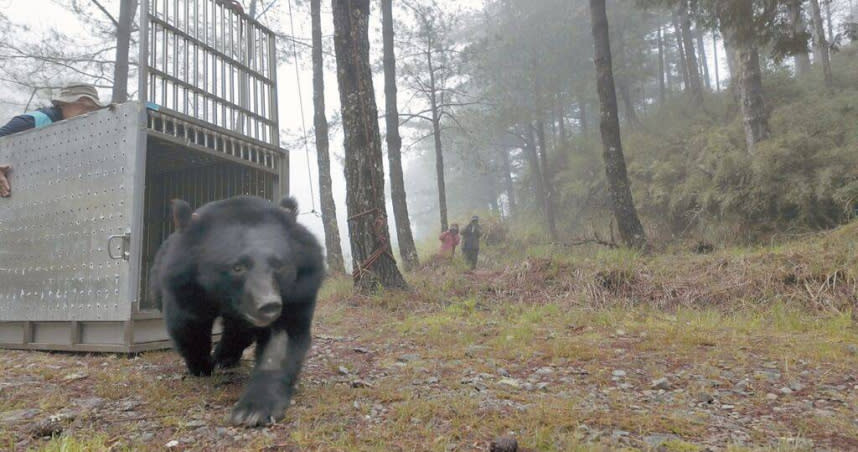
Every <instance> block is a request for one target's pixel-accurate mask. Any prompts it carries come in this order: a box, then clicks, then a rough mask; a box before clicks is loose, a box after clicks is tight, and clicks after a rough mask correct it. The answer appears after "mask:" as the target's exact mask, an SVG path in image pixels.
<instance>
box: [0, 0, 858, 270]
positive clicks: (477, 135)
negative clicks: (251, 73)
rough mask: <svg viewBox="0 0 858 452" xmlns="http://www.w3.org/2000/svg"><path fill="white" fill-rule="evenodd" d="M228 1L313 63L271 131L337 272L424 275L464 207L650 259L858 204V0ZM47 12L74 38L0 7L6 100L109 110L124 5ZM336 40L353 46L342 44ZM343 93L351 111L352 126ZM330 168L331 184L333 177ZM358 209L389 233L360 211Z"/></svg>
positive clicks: (814, 225)
mask: <svg viewBox="0 0 858 452" xmlns="http://www.w3.org/2000/svg"><path fill="white" fill-rule="evenodd" d="M241 3H242V6H243V8H244V10H245V11H246V12H248V13H249V14H251V15H252V16H253V17H257V18H259V20H260V21H261V22H263V23H264V24H265V25H267V26H269V27H271V28H272V29H274V30H276V31H277V32H278V33H279V34H280V37H281V39H280V42H279V52H280V57H281V59H282V60H283V62H284V64H288V65H290V66H289V67H288V69H289V71H291V70H292V68H293V67H294V65H297V68H295V71H296V73H299V72H300V71H304V72H305V73H309V72H310V71H312V75H313V83H312V88H313V89H312V93H310V92H308V91H309V86H305V87H304V92H303V95H302V97H300V98H298V99H296V98H292V99H290V101H292V102H293V103H294V101H295V100H299V101H300V105H288V106H284V105H282V104H281V106H280V110H281V112H283V111H285V110H297V109H298V108H300V109H301V110H302V112H301V113H303V110H306V111H307V116H309V115H310V114H311V113H310V111H311V110H312V111H313V112H314V113H315V115H314V117H313V121H312V124H310V123H309V121H308V122H305V123H304V124H301V123H299V122H297V121H289V120H287V121H282V122H281V124H283V125H284V126H285V127H286V128H287V129H288V130H287V131H286V132H287V133H285V134H284V135H285V136H287V137H288V138H287V140H288V141H287V142H284V147H286V148H288V149H289V150H290V152H292V153H293V155H295V154H296V153H301V152H304V151H308V156H309V155H310V154H309V151H314V152H313V153H314V154H315V155H314V156H313V157H312V158H313V160H314V162H313V163H314V165H313V167H312V168H310V167H308V168H303V167H301V166H299V165H296V163H295V161H294V159H293V168H292V173H293V175H294V174H295V173H296V172H299V173H300V172H307V169H309V178H308V179H304V180H309V181H311V182H312V185H311V186H301V185H298V184H294V183H293V185H292V187H291V188H292V191H293V192H295V191H300V192H307V191H309V192H310V193H311V194H312V196H315V195H316V194H318V195H319V200H318V201H316V200H315V199H313V200H312V201H311V203H310V205H309V206H308V205H306V204H305V205H304V206H303V207H304V208H305V209H307V210H309V209H313V210H316V211H318V212H319V216H320V217H321V218H322V222H323V224H324V238H325V243H326V249H327V250H328V263H329V265H330V267H331V269H332V270H333V271H334V272H343V271H345V269H346V268H347V267H348V268H350V269H351V268H355V267H360V268H363V269H365V270H372V272H375V273H378V274H379V275H381V276H380V277H379V278H373V282H372V284H375V283H378V282H382V283H384V282H385V280H386V279H387V277H385V276H384V275H385V274H388V273H389V274H393V273H397V274H398V271H397V270H396V266H397V262H394V261H393V259H390V258H393V257H395V259H396V261H398V265H399V267H403V268H405V269H413V268H416V267H417V266H418V265H419V262H420V261H426V260H428V259H429V258H430V257H431V256H430V254H432V253H434V248H435V245H436V238H437V234H438V233H439V232H441V231H443V230H444V229H446V228H447V227H448V226H449V224H450V223H455V222H458V223H460V224H461V223H463V222H466V220H467V219H469V218H470V216H471V215H474V214H476V215H480V216H481V218H482V222H483V223H484V233H485V234H484V240H485V241H487V243H488V244H492V243H499V242H509V243H513V244H521V245H522V246H525V245H534V244H544V243H555V244H567V245H572V244H578V243H584V242H588V243H589V242H593V243H600V244H603V245H607V246H618V245H628V246H632V247H646V248H648V249H656V250H658V249H665V248H669V247H671V246H695V247H697V248H698V249H700V250H707V249H711V247H712V246H716V247H718V246H727V245H746V244H755V243H768V242H770V241H771V240H773V239H777V238H778V237H787V236H791V235H796V234H801V233H805V232H809V231H815V230H821V229H827V228H833V227H835V226H838V225H840V224H843V223H845V222H847V221H849V220H850V219H851V218H852V217H853V216H854V212H855V210H856V203H858V165H856V164H858V152H856V151H858V149H856V147H858V126H856V124H858V110H856V109H858V59H856V53H858V47H856V46H855V45H853V44H852V40H853V39H854V38H855V32H856V31H858V24H856V22H858V18H855V16H854V15H853V13H854V8H855V5H853V4H852V1H848V0H754V1H745V0H637V1H631V0H630V1H611V0H608V1H597V0H591V1H585V0H541V1H538V2H534V1H531V0H486V1H484V2H482V4H479V3H478V2H472V3H473V4H471V3H469V2H445V1H440V0H438V1H435V0H425V1H424V0H420V1H417V0H408V1H396V2H392V1H391V0H382V1H380V2H368V1H359V0H355V1H350V2H345V1H342V2H341V1H334V2H332V3H331V4H328V2H325V4H321V2H319V1H316V0H312V1H306V0H304V1H297V2H295V1H293V2H287V1H284V0H269V1H265V0H244V1H243V2H241ZM55 5H56V7H58V8H64V10H65V11H64V14H67V15H68V16H69V17H73V18H74V21H75V22H74V23H83V24H85V26H86V32H84V31H83V30H81V29H79V28H76V27H68V28H67V29H63V28H62V27H56V28H52V29H50V30H49V31H48V32H46V33H42V32H40V33H35V32H32V30H31V26H30V25H27V24H26V23H23V22H21V21H19V20H17V19H16V18H15V17H13V16H11V15H10V16H7V15H6V14H5V13H3V12H0V83H2V85H3V87H4V90H3V92H4V94H3V96H2V99H0V104H2V105H0V106H2V109H3V111H4V112H6V113H7V114H8V115H11V114H14V113H17V112H19V111H22V110H23V108H24V107H26V106H28V105H29V106H30V107H33V106H36V104H37V103H38V102H39V101H40V100H41V101H42V102H44V101H45V100H46V99H48V98H49V97H50V93H51V89H52V88H56V87H57V86H60V85H62V84H63V83H64V82H66V81H69V80H86V81H91V82H93V83H95V84H97V85H98V86H99V87H100V88H102V89H104V90H107V89H111V90H112V97H113V100H114V101H123V100H124V99H125V98H126V97H125V96H126V95H130V98H132V99H133V98H135V97H136V95H137V93H136V92H134V89H135V87H136V83H134V77H135V76H136V50H135V45H136V42H137V40H136V35H135V33H136V31H137V28H136V20H137V17H136V16H135V15H134V10H135V8H136V6H137V2H136V1H135V0H123V1H106V0H105V1H96V0H72V1H57V2H55ZM338 9H339V10H338ZM600 9H606V11H607V24H604V23H602V22H601V21H599V20H598V11H599V10H600ZM338 13H341V14H343V16H342V17H341V19H342V20H341V21H340V22H338V19H337V17H338V16H337V14H338ZM349 17H351V18H352V19H349ZM356 18H361V19H359V20H358V19H356ZM296 22H298V23H299V27H298V30H299V31H301V32H303V31H304V30H308V31H310V33H309V34H306V35H305V34H303V33H300V34H299V33H297V32H296V31H295V30H296V28H295V23H296ZM129 23H130V25H128V24H129ZM123 24H125V25H123ZM301 24H303V25H301ZM306 24H309V27H307V26H306ZM605 25H607V27H608V28H607V29H604V26H605ZM347 30H356V31H357V33H358V34H357V35H356V36H358V37H360V35H361V33H362V32H363V33H366V35H365V36H364V39H366V40H367V41H365V43H361V42H357V45H356V44H355V42H351V41H348V38H349V37H348V36H344V33H345V31H347ZM605 32H607V33H606V34H605ZM594 36H595V38H594ZM338 37H339V38H342V39H343V41H342V42H338V39H339V38H338ZM123 38H124V39H123ZM605 38H606V39H605ZM608 40H609V44H608V42H607V41H608ZM358 41H360V39H358ZM127 43H130V44H127ZM367 45H368V47H366V46H367ZM594 45H595V47H594ZM608 45H609V47H608ZM126 46H128V47H130V51H127V50H126V51H124V52H123V49H124V48H125V47H126ZM338 46H342V47H338ZM600 46H601V52H602V53H601V54H599V53H598V52H599V51H600ZM594 48H595V49H596V52H597V54H596V58H595V65H594ZM606 49H610V55H609V57H608V58H605V57H606V53H605V50H606ZM354 50H358V51H357V52H356V53H349V52H353V51H354ZM362 52H366V54H362ZM125 60H128V61H127V62H125ZM117 61H118V63H117ZM355 68H357V70H354V71H352V72H350V71H351V70H352V69H355ZM364 69H367V72H369V78H361V77H363V70H364ZM597 69H598V70H597ZM289 71H285V70H284V71H283V72H284V73H285V74H287V75H288V74H290V72H289ZM597 74H598V77H597ZM608 75H610V78H608ZM349 77H353V79H352V80H349ZM300 78H301V76H300V75H298V79H299V80H300ZM129 79H130V80H131V81H130V82H129V83H127V84H125V85H123V84H122V83H121V82H122V81H127V80H129ZM371 79H374V83H373V84H372V85H367V83H366V82H367V80H371ZM350 81H351V82H357V84H356V85H354V86H353V87H352V88H354V90H355V91H353V92H352V94H355V95H356V96H357V97H355V96H351V97H350V95H349V92H348V89H349V88H348V86H349V83H350ZM117 82H119V83H117ZM294 82H295V79H294V78H288V77H283V75H281V77H280V85H281V86H284V85H293V84H294ZM599 82H602V85H599ZM117 86H118V88H117ZM326 87H327V88H326ZM367 88H369V90H367ZM372 88H374V91H373V90H372ZM282 89H284V90H285V88H282ZM338 91H339V94H340V97H339V98H338V97H337V96H335V95H332V92H333V93H336V92H338ZM104 92H106V91H104ZM611 93H615V94H614V95H615V96H616V98H615V100H614V101H613V102H612V101H611V98H610V97H611V95H612V94H611ZM299 94H300V93H299ZM311 99H312V100H311ZM349 99H352V100H355V99H357V100H356V102H358V103H359V104H360V105H358V107H360V108H358V111H360V112H363V113H362V114H363V117H354V118H350V117H349V113H348V111H349V109H350V107H354V105H352V106H349V105H348V102H349ZM326 105H327V106H326ZM338 107H339V108H338ZM376 109H377V112H378V113H377V115H369V114H367V112H372V111H376ZM332 111H333V112H334V113H331V112H332ZM352 111H356V110H354V109H353V108H352ZM341 112H342V113H341ZM287 114H288V113H287ZM367 116H373V117H372V118H369V117H367ZM614 116H616V117H617V118H618V124H617V127H614V126H612V121H611V118H612V117H614ZM290 119H294V117H290ZM375 119H377V120H375ZM600 124H601V129H600ZM344 129H345V130H346V132H347V133H345V134H344V133H343V132H344ZM351 130H361V131H362V132H361V133H357V134H356V133H348V132H349V131H351ZM379 130H380V131H381V134H380V135H373V134H374V133H379V132H378V131H379ZM364 132H365V133H364ZM305 133H306V135H305ZM344 137H348V138H347V140H346V142H345V147H344V149H341V147H340V143H342V142H343V138H344ZM620 137H621V139H622V144H621V147H620V146H617V144H619V141H618V140H619V139H620ZM355 140H357V141H355ZM606 143H607V144H606ZM305 146H306V148H305ZM606 162H607V163H606ZM381 163H383V165H384V170H383V171H384V172H383V174H382V173H381V171H380V168H381V166H380V164H381ZM350 165H351V166H350ZM617 165H619V166H617ZM343 166H344V168H343ZM620 167H622V168H620ZM367 168H369V169H375V170H378V171H376V172H375V173H373V178H377V180H378V181H379V182H378V185H375V184H371V185H372V188H373V189H377V188H378V187H380V186H382V185H383V186H384V189H385V193H384V194H383V195H382V194H379V193H372V194H371V196H369V197H364V194H365V192H367V189H368V184H367V183H366V180H363V182H359V181H358V180H357V179H356V177H357V176H354V175H355V174H358V172H359V171H360V170H361V169H367ZM606 168H607V169H608V171H607V172H606ZM342 170H345V173H346V182H345V185H346V187H345V189H344V187H343V186H342V185H340V186H339V187H335V186H334V185H333V183H332V180H340V179H341V175H342V173H340V171H342ZM626 174H627V178H628V179H627V181H626V179H625V178H626ZM606 175H607V177H606ZM628 187H630V190H629V189H628ZM341 191H345V192H346V193H347V195H346V196H347V198H348V205H344V204H345V203H343V202H342V194H341V193H340V192H341ZM376 191H377V190H376ZM624 193H627V194H628V195H630V197H629V196H628V195H626V194H624ZM335 199H336V201H335ZM363 207H367V208H370V209H378V210H377V214H378V215H377V216H378V218H387V219H388V220H389V224H390V230H389V231H387V230H383V231H381V230H377V228H376V227H375V226H373V225H374V222H375V221H376V220H377V218H376V217H374V216H365V218H363V217H355V215H356V214H359V213H361V212H364V211H365V210H366V209H362V208H363ZM314 213H315V212H314ZM385 213H386V216H384V214H385ZM308 215H309V214H308ZM336 218H339V221H337V220H336ZM347 218H349V219H351V220H350V221H347V220H346V219H347ZM638 218H639V224H640V225H642V229H640V227H638V226H635V223H636V222H638ZM382 229H384V228H382ZM388 233H389V235H390V237H389V238H388V237H387V234H388ZM320 235H321V234H320ZM390 241H392V242H393V243H394V244H395V247H396V248H397V249H398V250H397V251H396V252H395V253H388V252H386V250H387V249H386V247H387V246H388V245H387V243H390ZM415 243H416V244H417V245H415ZM418 248H419V250H418ZM379 250H381V256H380V257H376V258H374V259H372V262H370V263H368V259H370V258H371V256H372V254H373V253H374V252H376V251H379ZM388 251H390V250H388ZM344 256H345V258H344ZM350 257H351V259H350ZM344 260H345V262H344ZM349 260H352V262H349ZM355 264H357V265H355ZM385 266H392V267H393V269H392V272H391V271H388V270H384V269H383V268H384V267H385ZM372 272H370V273H372ZM359 273H361V272H356V273H355V275H356V278H357V279H360V276H359V275H358V274H359ZM392 278H393V279H392V280H389V281H388V282H390V281H393V282H394V283H393V285H399V283H400V282H401V278H400V277H396V276H392Z"/></svg>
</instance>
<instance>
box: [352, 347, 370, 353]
mask: <svg viewBox="0 0 858 452" xmlns="http://www.w3.org/2000/svg"><path fill="white" fill-rule="evenodd" d="M352 350H353V351H354V352H355V353H364V354H365V353H369V349H368V348H363V347H355V348H353V349H352Z"/></svg>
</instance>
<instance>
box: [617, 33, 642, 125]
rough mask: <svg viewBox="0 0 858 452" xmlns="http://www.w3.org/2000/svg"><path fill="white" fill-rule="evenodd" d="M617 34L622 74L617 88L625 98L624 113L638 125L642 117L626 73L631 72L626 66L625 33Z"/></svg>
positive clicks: (630, 122) (622, 97)
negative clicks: (636, 108)
mask: <svg viewBox="0 0 858 452" xmlns="http://www.w3.org/2000/svg"><path fill="white" fill-rule="evenodd" d="M616 36H617V41H616V44H617V45H616V48H617V55H618V58H617V66H618V67H619V68H620V75H618V76H617V90H619V92H620V98H621V99H622V100H623V115H624V116H625V120H626V122H627V123H628V124H629V125H630V126H632V127H637V126H638V125H639V124H640V119H638V113H637V111H635V102H634V99H632V95H631V92H630V90H629V81H628V78H627V77H626V75H625V74H624V73H628V72H629V68H628V67H626V41H625V35H624V34H623V33H622V32H620V33H617V35H616Z"/></svg>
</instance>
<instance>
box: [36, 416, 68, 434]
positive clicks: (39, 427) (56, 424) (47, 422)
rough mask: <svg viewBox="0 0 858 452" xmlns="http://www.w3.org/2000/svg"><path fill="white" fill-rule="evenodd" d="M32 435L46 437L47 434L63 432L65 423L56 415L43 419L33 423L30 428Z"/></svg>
mask: <svg viewBox="0 0 858 452" xmlns="http://www.w3.org/2000/svg"><path fill="white" fill-rule="evenodd" d="M29 431H30V436H32V437H33V438H44V437H46V436H55V435H59V434H60V433H62V432H63V425H62V424H61V423H60V421H59V420H58V419H56V418H54V417H49V418H47V419H42V420H41V421H39V422H36V423H35V424H33V425H32V426H31V427H30V428H29Z"/></svg>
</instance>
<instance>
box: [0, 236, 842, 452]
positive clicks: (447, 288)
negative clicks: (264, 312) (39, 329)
mask: <svg viewBox="0 0 858 452" xmlns="http://www.w3.org/2000/svg"><path fill="white" fill-rule="evenodd" d="M856 239H858V225H849V226H846V227H844V228H841V229H839V230H837V231H833V232H830V233H826V234H820V235H817V236H811V237H804V238H802V239H801V240H800V241H795V242H793V243H788V244H786V245H780V246H774V247H766V248H759V249H750V250H749V249H724V250H716V251H715V252H714V253H712V254H708V255H696V254H692V253H690V252H663V253H659V254H656V255H653V256H638V255H634V254H632V253H629V252H626V251H614V250H598V249H589V250H569V249H565V248H561V249H558V248H555V247H541V248H530V249H527V250H526V251H525V250H523V247H510V248H508V249H504V250H493V249H491V248H487V249H486V250H485V251H486V252H485V253H484V254H485V256H484V258H483V260H482V261H481V266H482V267H483V268H484V269H481V270H478V271H476V272H473V273H469V272H465V271H464V269H463V268H462V267H461V264H460V263H455V264H452V265H449V266H445V265H440V266H439V265H426V266H424V268H423V269H421V270H419V271H417V272H415V273H412V274H411V275H409V281H410V282H411V284H412V288H413V291H412V292H396V293H390V292H387V293H384V294H380V295H376V296H369V297H362V296H354V295H352V294H351V290H350V283H349V281H347V280H345V279H331V280H329V281H328V282H327V283H326V286H325V288H324V291H323V294H322V296H321V298H320V303H319V308H318V310H317V315H316V323H315V326H314V342H313V347H312V350H311V352H310V355H309V357H308V359H307V362H306V366H305V368H304V372H303V374H302V378H301V382H300V384H299V388H298V393H297V394H296V396H295V398H294V401H293V405H292V407H291V408H290V409H289V410H288V411H287V415H286V418H285V419H284V420H283V421H282V422H280V423H278V424H276V425H273V426H270V427H266V428H258V429H246V428H235V427H231V426H228V425H226V423H225V422H224V418H225V416H226V415H227V413H228V412H229V410H230V407H231V405H232V404H233V403H235V401H236V400H237V399H238V396H239V394H240V392H241V389H242V387H243V386H244V384H245V382H246V381H247V379H248V373H249V369H250V366H251V364H252V363H251V362H250V361H245V362H243V365H242V366H241V367H240V368H239V369H235V370H231V371H227V372H219V373H217V374H216V375H215V376H213V377H211V378H193V377H189V376H186V374H185V369H184V365H183V364H182V362H181V361H180V359H179V357H178V355H176V354H175V353H173V352H169V351H162V352H151V353H144V354H141V355H138V356H134V357H124V356H117V355H109V354H89V355H86V354H65V353H42V352H23V351H9V350H5V351H0V448H2V449H8V450H27V449H33V450H57V451H78V450H107V449H110V450H135V451H137V450H164V449H172V450H272V451H273V450H295V451H298V450H342V451H352V450H367V451H395V450H402V451H414V450H420V451H422V450H438V451H449V450H479V451H487V450H489V444H490V442H491V441H492V440H493V439H495V438H498V437H502V436H506V437H513V438H515V439H517V441H518V443H519V445H520V447H521V450H562V451H566V450H617V449H629V450H669V451H672V450H675V451H694V450H733V451H742V450H819V449H823V450H858V328H856V327H855V326H853V320H852V318H851V316H850V313H851V307H852V303H853V301H854V300H855V298H856V293H858V290H856V284H858V281H856V279H855V278H856V277H858V256H856V254H858V253H856V251H858V250H856V249H855V247H856V245H855V244H856V243H858V240H856Z"/></svg>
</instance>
